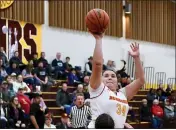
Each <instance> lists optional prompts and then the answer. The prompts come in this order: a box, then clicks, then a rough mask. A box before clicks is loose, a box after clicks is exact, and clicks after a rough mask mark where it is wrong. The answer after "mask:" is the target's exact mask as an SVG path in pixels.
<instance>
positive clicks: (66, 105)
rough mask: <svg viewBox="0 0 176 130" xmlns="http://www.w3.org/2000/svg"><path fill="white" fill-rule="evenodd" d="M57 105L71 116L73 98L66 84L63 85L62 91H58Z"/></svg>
mask: <svg viewBox="0 0 176 130" xmlns="http://www.w3.org/2000/svg"><path fill="white" fill-rule="evenodd" d="M56 104H57V106H58V107H61V109H62V110H66V113H67V114H70V107H71V106H70V104H71V96H70V94H69V92H68V91H67V84H66V83H63V84H62V89H61V90H58V91H57V95H56Z"/></svg>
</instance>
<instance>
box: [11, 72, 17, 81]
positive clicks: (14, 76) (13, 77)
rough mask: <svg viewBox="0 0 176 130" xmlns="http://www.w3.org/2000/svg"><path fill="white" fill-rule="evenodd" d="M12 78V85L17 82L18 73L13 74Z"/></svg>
mask: <svg viewBox="0 0 176 130" xmlns="http://www.w3.org/2000/svg"><path fill="white" fill-rule="evenodd" d="M11 78H12V83H13V82H16V81H17V74H16V73H12V74H11Z"/></svg>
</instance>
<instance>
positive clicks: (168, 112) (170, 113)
mask: <svg viewBox="0 0 176 130" xmlns="http://www.w3.org/2000/svg"><path fill="white" fill-rule="evenodd" d="M164 115H165V118H166V119H167V120H172V119H174V118H176V115H175V112H174V106H173V105H171V103H170V100H169V99H166V100H165V107H164Z"/></svg>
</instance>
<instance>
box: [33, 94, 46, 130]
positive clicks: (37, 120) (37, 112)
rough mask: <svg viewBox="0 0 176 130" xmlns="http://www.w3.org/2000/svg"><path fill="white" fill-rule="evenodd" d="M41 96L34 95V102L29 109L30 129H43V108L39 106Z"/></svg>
mask: <svg viewBox="0 0 176 130" xmlns="http://www.w3.org/2000/svg"><path fill="white" fill-rule="evenodd" d="M40 102H41V97H40V94H38V93H36V94H35V95H34V102H33V103H32V104H31V109H30V120H31V124H30V128H31V129H43V128H44V123H45V115H44V111H43V109H41V107H40V105H39V104H40Z"/></svg>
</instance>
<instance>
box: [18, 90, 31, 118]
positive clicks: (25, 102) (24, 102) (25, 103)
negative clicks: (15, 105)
mask: <svg viewBox="0 0 176 130" xmlns="http://www.w3.org/2000/svg"><path fill="white" fill-rule="evenodd" d="M17 98H18V102H19V103H20V105H21V108H22V110H24V113H25V117H27V118H28V116H29V112H30V105H31V101H30V99H29V98H28V97H27V96H25V95H24V89H23V88H19V89H18V93H17Z"/></svg>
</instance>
